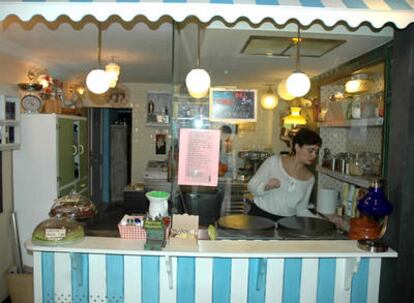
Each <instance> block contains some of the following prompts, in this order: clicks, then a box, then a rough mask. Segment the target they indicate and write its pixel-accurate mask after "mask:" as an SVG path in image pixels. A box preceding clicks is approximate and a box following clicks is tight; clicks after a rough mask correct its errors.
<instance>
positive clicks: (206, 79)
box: [185, 68, 211, 98]
mask: <svg viewBox="0 0 414 303" xmlns="http://www.w3.org/2000/svg"><path fill="white" fill-rule="evenodd" d="M185 84H186V86H187V90H188V93H189V94H190V96H192V97H193V98H202V97H204V96H205V95H207V93H208V90H209V88H210V84H211V80H210V75H209V74H208V73H207V72H206V71H205V70H204V69H201V68H196V69H193V70H191V71H190V72H189V73H188V74H187V77H186V78H185Z"/></svg>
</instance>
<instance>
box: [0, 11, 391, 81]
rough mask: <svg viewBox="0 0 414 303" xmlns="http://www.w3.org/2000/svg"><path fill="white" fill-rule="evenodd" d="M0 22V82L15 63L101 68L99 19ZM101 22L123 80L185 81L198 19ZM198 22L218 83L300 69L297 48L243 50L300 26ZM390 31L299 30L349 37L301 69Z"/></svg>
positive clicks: (356, 50) (69, 69)
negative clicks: (268, 51) (282, 52)
mask: <svg viewBox="0 0 414 303" xmlns="http://www.w3.org/2000/svg"><path fill="white" fill-rule="evenodd" d="M0 24H1V29H0V58H1V59H2V66H1V69H0V80H1V81H2V82H3V83H4V82H6V83H18V82H22V81H25V80H26V79H25V78H26V76H25V75H26V74H27V71H28V70H21V69H22V68H20V70H19V71H18V72H17V71H15V70H16V62H22V63H24V65H23V66H26V67H39V68H47V69H48V71H49V73H50V74H51V75H52V76H53V77H54V78H58V79H61V80H63V81H69V80H74V79H77V80H78V81H83V80H84V79H85V76H86V74H87V73H88V71H89V70H91V69H92V68H94V67H96V66H97V47H98V26H97V22H96V20H95V19H92V18H88V17H86V18H84V19H83V20H82V21H81V22H72V21H70V20H69V19H68V18H63V17H62V18H59V19H58V20H57V21H55V22H53V23H48V22H46V21H45V20H44V19H41V18H34V19H32V20H31V21H30V22H22V21H20V20H19V19H18V18H15V17H9V18H7V19H6V20H5V21H3V22H1V23H0ZM102 28H103V32H102V62H103V63H107V62H109V61H110V59H111V57H115V61H116V62H118V63H119V64H120V65H121V76H120V81H121V82H123V83H131V82H139V83H174V84H180V83H184V81H185V76H186V74H187V73H188V72H189V71H190V70H191V68H193V67H195V66H196V61H197V60H196V59H197V28H198V25H197V23H195V22H191V21H187V22H185V23H179V24H173V23H172V22H171V21H170V20H168V19H165V20H164V19H162V20H161V21H159V22H157V23H149V21H146V20H144V19H139V18H136V19H134V20H133V21H132V22H124V21H122V20H121V19H119V18H116V17H111V18H110V19H108V20H107V21H106V22H104V23H102ZM201 28H202V29H201V31H200V33H201V35H200V41H201V43H200V54H201V57H200V61H201V66H202V67H203V68H204V69H206V70H207V71H208V72H209V73H210V76H211V79H212V85H213V86H238V87H244V88H260V87H264V86H265V85H267V84H276V83H277V82H278V81H280V80H281V79H283V78H286V77H287V76H288V75H289V74H290V73H291V72H292V71H293V69H294V68H295V58H294V54H295V51H293V49H291V50H290V51H288V52H286V53H285V55H283V56H278V55H272V56H266V55H256V54H255V55H249V54H243V53H242V50H243V48H244V47H245V45H246V42H247V41H248V40H249V38H250V37H251V36H265V37H266V36H269V37H273V36H278V37H288V38H292V37H296V35H297V25H295V24H288V25H287V26H286V27H284V28H279V27H275V26H274V25H273V24H271V23H263V24H262V25H261V26H257V27H255V28H253V27H252V26H251V25H250V24H248V23H246V22H239V23H237V24H235V25H232V26H231V27H228V26H225V25H224V24H223V23H221V22H218V21H215V22H212V23H210V24H208V25H201ZM392 35H393V30H392V28H384V29H382V30H381V31H377V32H375V33H374V32H372V31H371V30H370V29H369V28H368V27H361V28H359V29H358V30H356V31H353V32H350V31H349V30H348V29H347V28H346V27H345V26H342V25H340V26H336V27H335V28H334V29H329V30H327V29H325V28H323V27H322V26H321V25H317V24H316V25H313V26H311V27H308V28H306V29H302V30H301V36H302V37H303V38H304V40H306V38H313V39H334V40H339V41H344V42H343V43H342V44H339V45H338V46H337V47H336V48H334V49H333V50H330V51H328V52H326V53H325V54H323V55H322V56H320V57H314V56H310V57H302V58H301V70H302V71H304V72H306V73H307V74H308V75H310V76H311V77H312V76H316V75H318V74H320V73H322V72H324V71H327V70H329V69H331V68H333V67H335V66H337V65H339V64H341V63H344V62H346V61H348V60H350V59H352V58H355V57H357V56H359V55H361V54H363V53H366V52H367V51H369V50H372V49H374V48H376V47H378V46H380V45H382V44H384V43H386V42H387V41H389V40H391V39H392ZM312 47H313V46H312ZM292 55H293V56H292ZM23 69H24V68H23ZM12 70H14V72H13V73H12V72H11V71H12Z"/></svg>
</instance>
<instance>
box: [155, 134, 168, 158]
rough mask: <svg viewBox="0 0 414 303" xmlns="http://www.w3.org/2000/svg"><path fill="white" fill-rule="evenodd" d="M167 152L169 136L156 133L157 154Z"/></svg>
mask: <svg viewBox="0 0 414 303" xmlns="http://www.w3.org/2000/svg"><path fill="white" fill-rule="evenodd" d="M166 153H167V136H166V135H165V134H156V135H155V154H156V155H165V154H166Z"/></svg>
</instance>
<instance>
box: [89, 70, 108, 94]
mask: <svg viewBox="0 0 414 303" xmlns="http://www.w3.org/2000/svg"><path fill="white" fill-rule="evenodd" d="M110 84H111V78H110V76H109V74H108V73H107V72H105V71H104V70H103V69H94V70H91V71H90V72H89V74H88V75H87V76H86V86H87V87H88V89H89V90H90V91H91V92H92V93H94V94H97V95H99V94H103V93H105V92H106V91H107V90H108V89H109V86H110Z"/></svg>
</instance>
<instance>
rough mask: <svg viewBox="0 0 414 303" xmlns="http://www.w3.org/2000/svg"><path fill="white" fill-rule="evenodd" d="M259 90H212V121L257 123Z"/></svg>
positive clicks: (210, 117)
mask: <svg viewBox="0 0 414 303" xmlns="http://www.w3.org/2000/svg"><path fill="white" fill-rule="evenodd" d="M256 118H257V90H255V89H229V88H211V89H210V116H209V119H210V121H222V122H229V123H240V122H256Z"/></svg>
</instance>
